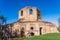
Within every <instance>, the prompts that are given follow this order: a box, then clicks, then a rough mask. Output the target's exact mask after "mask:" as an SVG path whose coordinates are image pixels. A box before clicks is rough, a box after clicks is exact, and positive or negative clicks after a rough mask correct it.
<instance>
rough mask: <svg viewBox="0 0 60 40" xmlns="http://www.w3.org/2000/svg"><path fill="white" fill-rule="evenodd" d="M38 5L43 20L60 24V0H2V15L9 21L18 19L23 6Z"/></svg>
mask: <svg viewBox="0 0 60 40" xmlns="http://www.w3.org/2000/svg"><path fill="white" fill-rule="evenodd" d="M26 6H31V7H37V8H38V9H39V10H40V11H41V16H42V20H43V21H49V22H52V23H54V24H56V25H58V17H60V0H0V15H3V16H5V17H6V18H7V23H12V22H15V21H17V20H18V11H19V10H20V9H22V8H23V7H26Z"/></svg>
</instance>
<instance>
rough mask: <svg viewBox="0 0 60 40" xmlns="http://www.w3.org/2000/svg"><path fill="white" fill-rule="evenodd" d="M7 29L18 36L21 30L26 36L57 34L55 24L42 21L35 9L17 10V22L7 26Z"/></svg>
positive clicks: (39, 13)
mask: <svg viewBox="0 0 60 40" xmlns="http://www.w3.org/2000/svg"><path fill="white" fill-rule="evenodd" d="M8 28H9V30H11V33H12V34H14V32H16V33H17V34H18V35H20V31H21V30H22V29H23V30H24V32H25V33H24V34H25V35H26V36H34V35H35V36H38V35H42V34H47V33H58V30H57V27H56V25H55V24H53V23H51V22H46V21H43V20H42V18H41V12H40V11H39V10H38V9H37V8H36V7H25V8H22V9H21V10H19V13H18V21H17V22H14V23H11V24H8Z"/></svg>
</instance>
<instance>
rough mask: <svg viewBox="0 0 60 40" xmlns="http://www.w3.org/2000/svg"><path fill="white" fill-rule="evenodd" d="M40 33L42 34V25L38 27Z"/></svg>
mask: <svg viewBox="0 0 60 40" xmlns="http://www.w3.org/2000/svg"><path fill="white" fill-rule="evenodd" d="M39 32H40V35H41V34H42V27H40V28H39Z"/></svg>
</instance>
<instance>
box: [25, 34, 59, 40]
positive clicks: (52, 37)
mask: <svg viewBox="0 0 60 40" xmlns="http://www.w3.org/2000/svg"><path fill="white" fill-rule="evenodd" d="M25 40H60V33H53V34H45V35H40V36H33V37H30V38H26V39H25Z"/></svg>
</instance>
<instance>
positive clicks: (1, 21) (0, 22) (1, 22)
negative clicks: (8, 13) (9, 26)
mask: <svg viewBox="0 0 60 40" xmlns="http://www.w3.org/2000/svg"><path fill="white" fill-rule="evenodd" d="M5 24H6V19H5V17H4V16H0V38H2V39H3V30H2V29H3V25H5Z"/></svg>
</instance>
